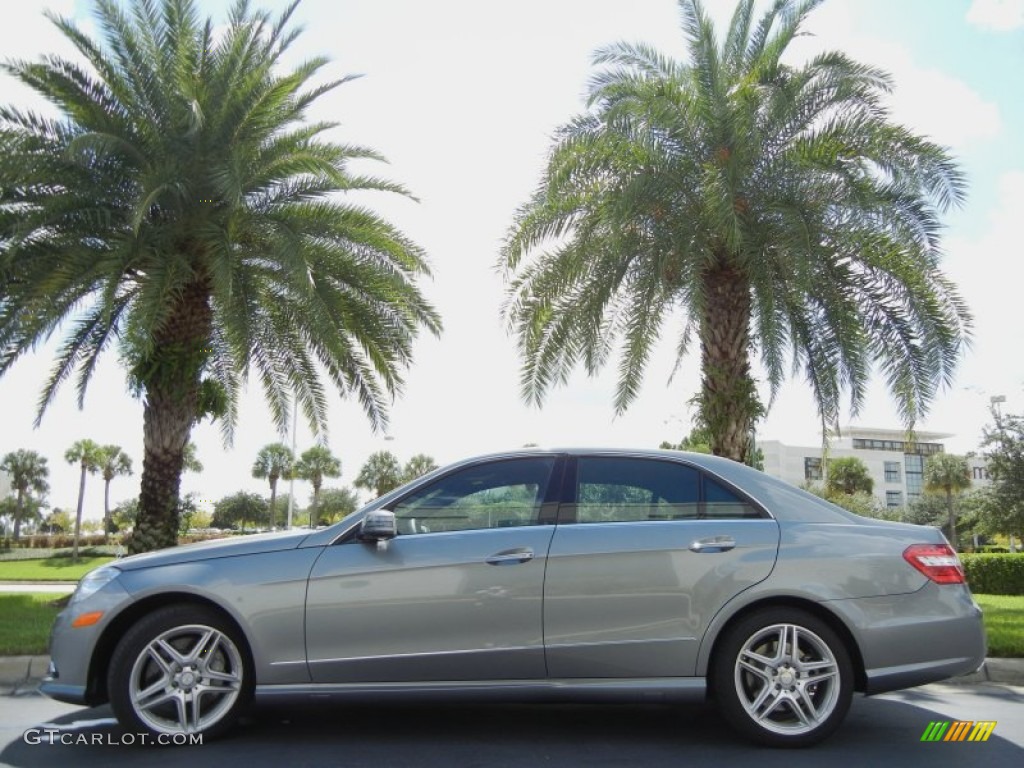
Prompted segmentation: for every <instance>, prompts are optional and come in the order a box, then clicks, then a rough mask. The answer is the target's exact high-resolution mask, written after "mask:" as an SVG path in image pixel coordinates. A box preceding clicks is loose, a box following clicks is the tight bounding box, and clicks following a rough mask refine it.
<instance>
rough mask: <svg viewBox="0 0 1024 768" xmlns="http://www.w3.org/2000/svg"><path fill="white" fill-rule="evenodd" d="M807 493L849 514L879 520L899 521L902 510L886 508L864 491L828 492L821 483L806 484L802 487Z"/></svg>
mask: <svg viewBox="0 0 1024 768" xmlns="http://www.w3.org/2000/svg"><path fill="white" fill-rule="evenodd" d="M800 487H801V488H803V489H804V490H805V491H810V492H811V493H813V494H814V495H815V496H819V497H821V498H822V499H824V500H825V501H829V502H831V503H833V504H835V505H836V506H837V507H842V508H843V509H845V510H846V511H847V512H853V514H855V515H861V516H862V517H873V518H875V519H878V520H898V519H899V518H900V515H901V510H895V509H889V508H887V507H885V506H884V505H883V504H882V503H881V502H880V501H879V500H878V499H877V498H876V497H875V496H873V495H871V494H870V493H866V492H864V491H854V492H853V493H846V492H845V491H841V490H828V489H827V488H825V487H824V486H823V485H821V483H805V484H803V485H801V486H800Z"/></svg>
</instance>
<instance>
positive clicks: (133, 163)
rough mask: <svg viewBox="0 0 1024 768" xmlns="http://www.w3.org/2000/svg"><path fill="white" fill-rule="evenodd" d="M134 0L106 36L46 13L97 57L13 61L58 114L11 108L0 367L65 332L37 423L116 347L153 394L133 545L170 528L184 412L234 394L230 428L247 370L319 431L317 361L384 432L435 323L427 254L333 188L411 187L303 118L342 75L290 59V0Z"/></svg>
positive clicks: (226, 410) (226, 413)
mask: <svg viewBox="0 0 1024 768" xmlns="http://www.w3.org/2000/svg"><path fill="white" fill-rule="evenodd" d="M126 5H127V6H128V8H127V9H125V10H122V7H121V6H122V4H120V3H115V2H111V1H110V0H96V14H95V19H96V24H97V27H98V30H99V36H98V38H97V39H95V40H94V39H92V38H90V37H89V36H88V35H86V34H85V33H84V32H82V31H81V30H79V29H78V28H77V27H76V26H75V24H74V23H73V22H72V21H70V20H68V19H62V18H58V17H56V16H52V15H51V16H50V19H51V20H52V21H53V23H54V24H55V25H56V27H57V28H58V30H59V31H60V32H61V33H62V34H63V35H64V36H65V37H66V38H67V39H68V40H69V41H70V42H71V43H72V44H73V45H74V47H75V48H76V49H77V51H78V53H79V54H80V55H81V57H83V58H84V59H85V61H84V63H77V62H74V61H68V60H64V59H61V58H59V57H55V56H50V57H46V58H43V59H40V60H38V61H35V62H28V61H15V62H8V63H7V64H5V65H4V68H5V69H6V71H7V72H8V73H9V74H11V75H13V76H14V77H16V78H17V79H19V80H20V81H21V82H23V83H25V84H27V85H28V86H29V87H31V88H32V89H34V90H35V91H36V92H37V93H38V94H40V95H41V96H43V97H44V98H46V99H47V100H48V101H49V102H50V103H51V104H52V105H54V106H55V107H56V109H57V110H58V111H59V113H60V116H59V117H58V118H57V119H48V118H44V117H41V116H38V115H35V114H34V113H31V112H26V111H22V110H19V109H16V108H14V107H3V108H0V146H2V147H3V152H0V279H2V282H3V285H4V298H3V301H2V302H0V349H3V356H2V359H0V374H3V373H6V371H7V370H9V369H10V367H11V366H12V365H13V364H14V362H15V361H16V360H18V359H19V358H21V357H22V355H24V354H25V353H26V352H28V351H29V350H31V349H34V348H35V347H36V345H37V344H38V343H40V342H41V340H43V339H45V338H47V337H48V336H49V335H50V334H51V333H52V332H53V331H54V330H55V329H57V328H58V327H63V328H64V329H66V331H67V333H66V336H65V338H64V340H63V342H62V344H61V346H60V347H59V349H58V352H57V359H56V364H55V367H54V370H53V373H52V375H51V377H50V379H49V380H48V381H47V383H46V385H45V387H44V389H43V392H42V394H41V396H40V400H39V409H38V416H37V419H38V418H41V417H42V414H43V412H44V411H45V409H46V407H47V406H48V405H49V403H50V402H51V401H52V399H53V397H54V396H55V393H56V391H57V389H58V387H59V385H60V384H61V383H62V382H64V381H65V380H67V379H68V378H70V377H72V376H75V375H76V374H77V390H78V395H79V402H80V404H81V400H82V398H83V397H84V394H85V391H86V389H87V385H88V383H89V381H90V378H91V375H92V372H93V371H94V370H95V367H96V364H97V360H98V358H99V357H100V355H101V353H102V352H103V351H104V350H105V349H108V348H110V347H112V346H113V347H117V348H119V350H120V354H121V358H122V360H123V361H124V363H125V364H126V367H127V368H128V370H129V379H130V381H131V383H132V384H133V386H134V387H135V388H136V389H137V391H138V392H139V394H140V396H141V397H142V399H143V409H144V417H143V447H144V457H143V462H142V478H141V493H140V512H139V520H138V524H137V526H136V528H135V534H134V536H133V537H132V543H131V549H132V551H133V552H138V551H145V550H149V549H154V548H158V547H162V546H173V545H174V544H175V543H176V532H177V520H176V516H177V514H176V506H177V499H178V490H179V487H180V481H181V470H182V456H183V451H184V449H185V445H186V444H187V443H188V439H189V434H190V431H191V428H192V426H193V424H194V423H195V422H196V420H197V419H198V418H200V417H201V416H202V415H208V414H210V413H212V412H214V411H220V410H221V408H220V407H217V408H214V409H213V410H211V404H218V403H219V405H222V406H223V417H222V418H221V419H220V421H221V425H222V430H223V431H224V435H225V440H230V437H231V434H232V429H233V427H234V425H235V422H236V420H237V412H238V409H237V405H238V397H239V392H240V391H241V387H242V385H243V384H244V382H245V380H246V378H247V375H248V372H249V370H250V369H253V370H254V371H255V373H256V375H257V377H258V379H259V381H260V383H261V385H262V387H263V390H264V392H265V394H266V397H267V399H268V401H269V405H270V412H271V414H272V416H273V419H274V421H275V423H276V425H277V427H278V429H279V430H280V431H281V432H282V434H283V433H284V432H285V430H286V428H287V425H288V422H289V412H290V408H291V402H292V397H293V393H294V396H295V398H296V399H297V405H296V407H300V408H301V409H302V411H303V412H304V414H305V415H306V417H307V418H308V419H309V421H310V426H311V428H312V429H313V430H314V432H316V433H318V434H321V433H323V431H324V428H325V426H326V418H327V416H326V414H327V402H328V394H327V392H326V391H325V390H324V387H323V386H322V380H321V374H320V372H321V371H322V372H323V373H326V375H327V377H328V378H329V379H330V381H331V382H333V384H334V385H335V386H336V387H337V388H338V389H339V390H340V391H341V392H342V394H343V395H352V396H354V397H356V398H357V399H358V400H359V402H360V404H361V405H362V407H363V409H364V411H365V412H366V414H367V416H368V418H369V420H370V422H371V424H372V426H373V427H374V428H376V429H380V428H383V427H384V426H385V425H386V422H387V405H388V403H389V402H390V400H391V399H392V398H393V396H394V395H395V394H396V393H398V392H400V390H401V386H402V374H403V371H404V369H405V368H406V367H407V366H408V365H409V364H410V362H411V359H412V347H413V342H414V339H415V337H416V335H417V333H418V331H419V330H420V329H421V328H427V329H429V330H430V331H431V332H433V333H439V332H440V320H439V317H438V315H437V313H436V312H435V310H434V309H433V307H432V306H431V305H430V303H429V302H428V301H427V300H426V299H425V298H424V297H423V295H422V293H421V291H420V290H419V288H418V285H417V281H418V279H419V278H420V277H421V276H423V275H426V274H427V273H428V267H427V264H426V260H425V255H424V253H423V251H422V250H421V249H420V248H419V247H418V246H417V245H416V244H415V243H413V242H411V241H410V240H409V239H408V238H407V237H405V236H404V235H403V234H402V233H401V232H400V231H398V230H397V229H396V228H395V227H394V226H392V225H391V224H390V223H388V222H387V221H386V220H385V219H383V218H382V217H380V216H378V215H376V214H374V213H373V212H372V211H370V210H368V209H367V208H366V207H364V206H362V205H357V204H355V203H352V202H350V201H348V200H347V199H342V198H340V197H339V193H350V192H356V191H360V190H383V191H388V192H394V193H398V194H401V195H407V194H408V193H407V192H406V191H405V189H404V188H403V187H402V186H400V185H397V184H394V183H390V182H388V181H384V180H381V179H377V178H375V177H372V176H365V175H359V174H355V173H353V172H351V171H350V170H349V168H348V164H349V161H351V160H355V159H359V160H363V159H377V160H379V159H381V158H380V156H379V155H377V153H375V152H373V151H372V150H369V149H366V148H363V147H357V146H351V145H342V144H337V143H333V142H331V141H328V140H326V139H324V138H323V137H322V136H323V134H324V132H325V131H326V130H328V129H331V128H333V127H334V126H333V124H332V123H325V122H317V123H307V122H305V118H306V113H307V109H308V108H309V107H310V105H311V104H313V103H314V102H315V101H316V100H317V99H318V98H319V97H320V96H322V95H323V94H324V93H327V92H328V91H330V90H332V89H333V88H334V87H336V86H337V85H339V84H340V83H342V82H345V80H346V79H348V78H343V79H341V80H337V81H334V82H330V83H326V84H324V83H322V82H319V81H316V79H317V78H318V77H319V73H320V71H321V70H322V69H323V67H324V65H325V64H326V59H324V58H319V57H316V58H312V59H309V60H307V61H306V62H305V63H303V64H301V65H299V66H298V67H297V68H296V69H294V70H293V71H286V70H285V69H284V68H283V65H282V58H283V57H284V56H285V54H286V52H289V51H290V47H291V45H292V43H293V42H294V40H295V38H296V37H297V34H298V33H297V31H294V30H292V29H291V27H290V17H291V15H292V13H293V12H294V10H295V4H294V3H293V4H291V5H289V6H288V7H287V9H286V10H285V11H284V12H283V13H282V14H281V16H280V17H279V18H277V19H274V18H272V17H271V16H270V15H269V14H266V13H263V12H255V11H253V10H251V9H250V8H249V6H248V3H246V2H242V0H239V1H238V2H236V3H235V4H234V5H233V7H232V10H231V11H230V13H229V16H228V19H227V23H226V25H220V24H216V25H215V24H214V22H213V20H211V19H205V20H204V19H203V18H201V17H200V13H199V4H198V3H197V2H196V1H195V0H129V2H127V3H126ZM215 30H216V33H215ZM315 81H316V82H315Z"/></svg>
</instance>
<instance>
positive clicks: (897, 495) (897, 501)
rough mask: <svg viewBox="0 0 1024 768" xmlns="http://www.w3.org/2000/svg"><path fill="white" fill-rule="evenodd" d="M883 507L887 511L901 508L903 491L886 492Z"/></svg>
mask: <svg viewBox="0 0 1024 768" xmlns="http://www.w3.org/2000/svg"><path fill="white" fill-rule="evenodd" d="M885 506H887V507H888V508H889V509H892V508H893V507H902V506H903V491H886V492H885Z"/></svg>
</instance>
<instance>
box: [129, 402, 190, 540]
mask: <svg viewBox="0 0 1024 768" xmlns="http://www.w3.org/2000/svg"><path fill="white" fill-rule="evenodd" d="M183 400H184V399H183V398H180V397H175V396H173V395H169V394H167V393H165V392H162V391H161V390H160V388H159V387H152V388H150V389H149V391H148V392H147V393H146V404H145V408H144V411H143V418H142V433H143V459H142V482H141V490H140V494H139V518H138V520H137V521H136V524H135V530H134V532H133V533H132V537H131V542H130V544H129V547H128V551H129V552H130V553H132V554H135V553H136V552H149V551H151V550H154V549H163V548H164V547H173V546H174V545H175V544H177V542H178V492H179V490H180V487H181V469H182V465H183V464H184V453H185V443H187V442H188V436H189V432H190V431H191V429H192V422H193V421H194V418H195V404H194V403H195V401H194V399H193V400H192V401H191V403H186V402H184V401H183Z"/></svg>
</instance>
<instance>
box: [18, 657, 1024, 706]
mask: <svg viewBox="0 0 1024 768" xmlns="http://www.w3.org/2000/svg"><path fill="white" fill-rule="evenodd" d="M49 663H50V657H49V656H48V655H45V654H43V655H38V656H0V696H17V695H20V694H26V693H32V692H34V691H35V690H36V688H38V687H39V683H40V682H42V679H43V676H44V675H45V674H46V668H47V666H48V665H49ZM940 682H941V683H943V684H946V685H977V684H979V683H1001V684H1004V685H1021V686H1024V659H985V663H984V664H983V665H982V667H981V669H979V670H978V671H977V672H974V673H972V674H970V675H962V676H960V677H953V678H950V679H949V680H942V681H940Z"/></svg>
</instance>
